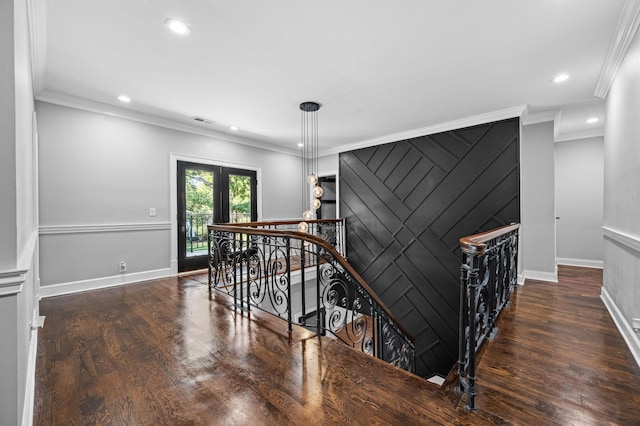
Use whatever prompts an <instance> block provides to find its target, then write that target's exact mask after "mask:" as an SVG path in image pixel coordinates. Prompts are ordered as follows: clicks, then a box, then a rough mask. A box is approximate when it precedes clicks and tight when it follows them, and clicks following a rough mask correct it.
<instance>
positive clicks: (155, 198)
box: [37, 102, 302, 296]
mask: <svg viewBox="0 0 640 426" xmlns="http://www.w3.org/2000/svg"><path fill="white" fill-rule="evenodd" d="M37 111H38V117H39V120H40V133H41V137H40V163H39V169H40V235H41V279H42V291H43V294H44V295H45V296H48V295H52V294H59V293H61V292H68V291H78V290H82V289H88V288H95V287H100V286H105V285H116V284H121V283H124V282H131V281H138V280H143V279H149V278H154V277H156V276H166V275H170V274H171V273H175V261H176V257H175V256H176V254H175V248H172V247H171V246H172V226H173V225H172V223H173V222H175V218H172V217H171V216H172V215H171V209H172V204H173V205H175V200H173V197H172V196H171V193H170V188H171V186H172V184H173V185H174V186H175V182H172V177H171V176H172V175H171V167H172V164H171V162H170V160H171V156H172V155H174V156H175V155H179V156H182V157H188V158H192V159H194V161H197V160H196V159H197V158H200V159H206V160H209V161H213V162H222V163H232V164H235V165H239V166H246V167H247V168H252V169H259V170H260V171H261V173H259V174H258V179H259V182H258V185H259V187H258V192H259V193H261V194H262V204H261V214H260V211H259V218H260V219H279V218H283V217H285V218H288V217H298V216H299V215H300V212H299V210H300V202H299V200H300V197H301V195H300V191H301V187H302V186H301V184H300V180H299V179H300V178H299V176H300V159H299V157H298V156H294V155H287V154H283V153H279V152H274V151H268V150H263V149H259V148H253V147H250V146H247V145H242V144H237V143H231V142H227V141H223V140H217V139H212V138H210V137H205V136H200V135H195V134H191V133H185V132H181V131H177V130H173V129H168V128H163V127H158V126H154V125H149V124H144V123H140V122H136V121H131V120H127V119H122V118H118V117H114V116H109V115H103V114H98V113H93V112H88V111H84V110H78V109H74V108H68V107H63V106H59V105H53V104H50V103H44V102H38V103H37ZM292 177H294V179H292ZM151 207H155V209H156V213H157V216H155V217H150V216H149V208H151ZM259 207H260V206H259ZM120 261H126V262H127V268H128V269H127V272H126V273H124V274H120V273H119V269H118V266H119V263H120Z"/></svg>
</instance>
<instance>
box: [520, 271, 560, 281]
mask: <svg viewBox="0 0 640 426" xmlns="http://www.w3.org/2000/svg"><path fill="white" fill-rule="evenodd" d="M523 275H524V278H525V280H536V281H549V282H552V283H557V282H558V271H555V272H546V271H531V270H526V269H525V270H524V271H523Z"/></svg>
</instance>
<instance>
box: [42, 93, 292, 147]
mask: <svg viewBox="0 0 640 426" xmlns="http://www.w3.org/2000/svg"><path fill="white" fill-rule="evenodd" d="M36 100H38V101H40V102H47V103H50V104H54V105H61V106H65V107H69V108H75V109H79V110H82V111H89V112H95V113H98V114H105V115H109V116H112V117H118V118H122V119H125V120H131V121H137V122H139V123H145V124H151V125H153V126H158V127H164V128H167V129H172V130H177V131H180V132H185V133H191V134H194V135H199V136H205V137H208V138H212V139H216V140H220V141H224V142H231V143H237V144H241V145H247V146H250V147H252V148H257V149H264V150H268V151H275V152H280V153H282V154H288V155H296V156H299V155H300V152H299V151H298V150H297V149H288V148H285V147H283V146H279V145H275V144H272V143H268V142H265V141H262V140H257V139H250V138H242V137H240V136H235V135H229V134H227V133H223V132H219V131H216V130H213V129H206V128H204V127H199V126H195V125H191V124H188V123H180V122H178V121H175V120H172V119H169V118H165V117H160V116H157V115H152V114H147V113H143V112H139V111H134V110H130V109H126V108H120V107H117V106H114V105H108V104H104V103H101V102H95V101H91V100H88V99H83V98H78V97H76V96H71V95H67V94H63V93H59V92H54V91H51V90H43V91H41V92H39V93H38V94H37V95H36Z"/></svg>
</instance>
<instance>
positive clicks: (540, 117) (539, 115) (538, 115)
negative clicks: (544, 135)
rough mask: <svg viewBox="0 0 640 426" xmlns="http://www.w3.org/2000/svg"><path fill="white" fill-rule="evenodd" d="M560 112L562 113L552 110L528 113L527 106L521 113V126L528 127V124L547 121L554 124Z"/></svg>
mask: <svg viewBox="0 0 640 426" xmlns="http://www.w3.org/2000/svg"><path fill="white" fill-rule="evenodd" d="M561 112H562V111H561V110H559V109H552V110H549V111H541V112H535V113H530V112H529V106H528V105H527V106H526V107H525V109H524V111H522V116H521V117H520V122H521V123H522V125H523V126H528V125H530V124H539V123H546V122H547V121H553V122H555V120H556V118H557V116H558V115H560V114H561Z"/></svg>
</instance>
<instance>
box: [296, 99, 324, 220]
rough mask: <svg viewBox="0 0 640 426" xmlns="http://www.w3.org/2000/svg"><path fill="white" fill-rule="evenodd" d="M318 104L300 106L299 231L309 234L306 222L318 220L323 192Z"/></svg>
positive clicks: (311, 103) (306, 103)
mask: <svg viewBox="0 0 640 426" xmlns="http://www.w3.org/2000/svg"><path fill="white" fill-rule="evenodd" d="M319 109H320V104H319V103H317V102H303V103H301V104H300V114H301V115H300V121H301V133H300V143H301V147H300V156H301V157H302V211H303V213H302V220H303V221H302V222H300V223H299V224H298V230H299V231H301V232H307V229H309V225H308V224H307V222H305V221H306V220H312V219H315V218H316V210H318V209H319V208H320V205H321V204H322V203H321V202H320V197H322V193H323V190H322V188H321V187H320V185H319V184H318V110H319Z"/></svg>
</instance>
